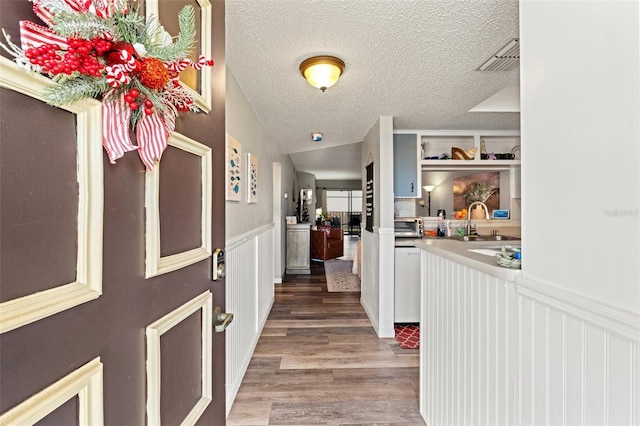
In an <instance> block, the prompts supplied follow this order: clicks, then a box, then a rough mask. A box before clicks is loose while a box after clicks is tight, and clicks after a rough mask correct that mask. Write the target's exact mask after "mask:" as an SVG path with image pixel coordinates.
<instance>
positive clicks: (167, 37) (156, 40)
mask: <svg viewBox="0 0 640 426" xmlns="http://www.w3.org/2000/svg"><path fill="white" fill-rule="evenodd" d="M152 41H153V44H156V45H160V46H171V45H172V44H173V38H172V37H171V34H169V33H168V32H167V31H166V30H165V29H164V27H163V26H162V25H159V26H158V29H157V30H156V32H155V33H154V34H153V39H152Z"/></svg>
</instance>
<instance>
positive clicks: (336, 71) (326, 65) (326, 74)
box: [300, 56, 344, 92]
mask: <svg viewBox="0 0 640 426" xmlns="http://www.w3.org/2000/svg"><path fill="white" fill-rule="evenodd" d="M343 71H344V62H343V61H342V60H341V59H338V58H336V57H333V56H314V57H313V58H309V59H306V60H305V61H304V62H302V63H301V64H300V72H301V73H302V75H303V76H304V78H306V79H307V81H308V82H309V84H310V85H312V86H313V87H317V88H318V89H320V90H322V91H323V92H324V91H325V90H327V88H328V87H331V86H333V85H334V84H336V82H337V81H338V78H340V75H342V72H343Z"/></svg>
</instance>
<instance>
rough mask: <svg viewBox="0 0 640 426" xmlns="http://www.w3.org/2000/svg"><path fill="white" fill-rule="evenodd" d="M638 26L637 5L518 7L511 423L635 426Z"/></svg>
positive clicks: (639, 277)
mask: <svg viewBox="0 0 640 426" xmlns="http://www.w3.org/2000/svg"><path fill="white" fill-rule="evenodd" d="M639 22H640V6H639V2H638V1H590V2H578V1H556V2H538V1H522V2H521V3H520V33H521V34H520V41H521V48H520V51H521V65H520V67H521V77H520V82H521V83H520V84H521V96H520V99H521V135H522V172H523V173H522V212H523V217H522V234H523V265H522V276H521V277H520V278H518V279H516V291H517V293H518V295H517V299H516V300H515V301H514V302H513V304H514V305H515V306H516V307H517V309H518V323H519V327H518V330H517V339H518V340H517V343H518V348H517V351H516V352H514V355H517V356H519V358H518V359H517V364H516V365H515V366H514V371H516V372H517V382H516V383H517V387H516V390H517V394H516V396H517V399H516V401H517V405H516V411H515V415H516V419H517V423H518V424H543V423H544V424H601V425H605V424H610V425H637V424H638V422H639V420H640V414H639V408H640V399H639V398H638V395H640V389H639V388H640V385H639V383H640V352H639V350H638V345H639V343H640V285H639V283H640V269H639V263H640V262H639V261H638V259H640V245H639V244H640V213H639V209H640V205H639V203H640V148H639V146H640V144H639V141H640V66H639V62H640V25H639ZM556 220H559V221H561V222H564V223H566V226H563V227H562V228H561V229H558V228H559V227H557V226H554V223H555V221H556Z"/></svg>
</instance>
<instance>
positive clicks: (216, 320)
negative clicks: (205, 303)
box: [213, 306, 233, 333]
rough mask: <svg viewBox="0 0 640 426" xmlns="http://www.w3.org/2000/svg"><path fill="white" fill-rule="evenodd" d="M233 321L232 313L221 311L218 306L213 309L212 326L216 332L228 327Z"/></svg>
mask: <svg viewBox="0 0 640 426" xmlns="http://www.w3.org/2000/svg"><path fill="white" fill-rule="evenodd" d="M231 321H233V314H228V313H226V312H222V309H221V308H220V306H216V307H215V309H214V310H213V327H214V329H215V331H216V333H222V332H223V331H225V330H226V329H227V327H229V324H231Z"/></svg>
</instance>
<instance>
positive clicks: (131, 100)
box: [124, 89, 153, 115]
mask: <svg viewBox="0 0 640 426" xmlns="http://www.w3.org/2000/svg"><path fill="white" fill-rule="evenodd" d="M139 96H140V92H139V91H138V90H137V89H131V90H129V92H128V93H127V94H126V95H124V100H125V102H126V103H128V104H129V108H131V109H132V110H134V111H135V110H137V109H138V108H140V101H139V99H138V97H139ZM144 113H145V114H147V115H151V114H153V102H151V101H150V100H149V99H145V100H144Z"/></svg>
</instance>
